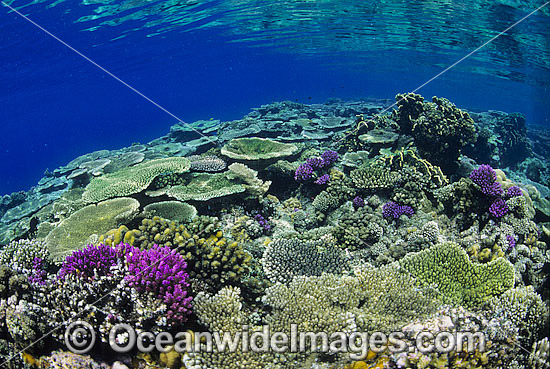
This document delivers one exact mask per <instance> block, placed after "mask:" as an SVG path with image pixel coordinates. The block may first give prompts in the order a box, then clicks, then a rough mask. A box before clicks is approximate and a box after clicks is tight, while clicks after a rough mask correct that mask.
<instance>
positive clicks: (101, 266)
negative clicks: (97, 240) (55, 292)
mask: <svg viewBox="0 0 550 369" xmlns="http://www.w3.org/2000/svg"><path fill="white" fill-rule="evenodd" d="M133 250H134V247H132V246H130V245H127V244H120V245H118V246H116V247H111V246H107V245H104V244H99V245H97V246H94V245H88V246H86V247H85V248H83V249H81V250H76V251H73V253H72V254H71V255H69V256H67V257H66V258H65V261H64V262H63V265H62V266H61V269H60V270H59V274H58V275H57V278H58V279H64V278H65V277H66V276H68V275H76V276H77V277H79V278H81V279H85V280H92V279H93V278H94V276H95V275H96V273H97V275H98V276H101V275H108V274H109V272H110V270H111V267H113V266H114V265H116V264H117V262H118V260H119V259H121V257H122V256H123V255H125V254H126V252H127V251H133Z"/></svg>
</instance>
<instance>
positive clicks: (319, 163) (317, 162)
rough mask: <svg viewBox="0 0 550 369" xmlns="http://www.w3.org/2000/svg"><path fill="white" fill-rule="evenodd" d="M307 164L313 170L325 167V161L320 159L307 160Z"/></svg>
mask: <svg viewBox="0 0 550 369" xmlns="http://www.w3.org/2000/svg"><path fill="white" fill-rule="evenodd" d="M306 164H307V165H309V166H310V167H311V168H313V169H322V168H324V167H325V161H324V160H323V159H322V158H318V157H313V158H309V159H307V160H306Z"/></svg>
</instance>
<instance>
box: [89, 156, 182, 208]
mask: <svg viewBox="0 0 550 369" xmlns="http://www.w3.org/2000/svg"><path fill="white" fill-rule="evenodd" d="M189 165H190V164H189V160H187V159H186V158H180V157H172V158H164V159H155V160H150V161H147V162H143V163H140V164H137V165H134V166H132V167H127V168H123V169H121V170H119V171H116V172H114V173H110V174H106V175H103V176H100V177H96V178H94V179H92V181H91V182H90V184H88V186H86V190H85V191H84V194H83V195H82V199H83V200H84V201H85V202H88V203H92V202H100V201H102V200H106V199H109V198H112V197H122V196H128V195H133V194H135V193H138V192H141V191H143V190H145V189H147V187H149V185H150V184H151V182H153V180H154V179H155V177H157V176H159V175H161V174H166V173H184V172H187V171H188V170H189Z"/></svg>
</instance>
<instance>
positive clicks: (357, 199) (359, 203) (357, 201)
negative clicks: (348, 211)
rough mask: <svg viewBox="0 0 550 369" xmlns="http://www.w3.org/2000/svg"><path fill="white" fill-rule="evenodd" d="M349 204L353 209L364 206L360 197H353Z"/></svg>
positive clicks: (363, 201)
mask: <svg viewBox="0 0 550 369" xmlns="http://www.w3.org/2000/svg"><path fill="white" fill-rule="evenodd" d="M351 202H352V204H353V207H354V208H355V209H359V208H362V207H363V206H365V200H364V199H363V198H362V197H361V196H355V197H354V198H353V200H352V201H351Z"/></svg>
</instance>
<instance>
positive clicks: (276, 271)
mask: <svg viewBox="0 0 550 369" xmlns="http://www.w3.org/2000/svg"><path fill="white" fill-rule="evenodd" d="M323 246H324V247H323ZM262 266H263V270H264V272H265V274H266V276H267V278H268V279H269V280H270V281H272V282H281V283H289V282H290V281H292V278H293V277H295V276H312V275H321V274H322V273H333V274H341V273H342V272H344V271H345V270H347V269H349V261H348V260H347V258H346V256H345V255H344V254H343V253H342V252H341V251H340V250H339V249H337V248H335V247H334V246H332V245H323V243H322V242H316V241H301V240H298V239H276V240H273V242H271V243H270V244H269V245H268V246H267V247H266V249H265V251H264V253H263V257H262Z"/></svg>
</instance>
